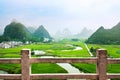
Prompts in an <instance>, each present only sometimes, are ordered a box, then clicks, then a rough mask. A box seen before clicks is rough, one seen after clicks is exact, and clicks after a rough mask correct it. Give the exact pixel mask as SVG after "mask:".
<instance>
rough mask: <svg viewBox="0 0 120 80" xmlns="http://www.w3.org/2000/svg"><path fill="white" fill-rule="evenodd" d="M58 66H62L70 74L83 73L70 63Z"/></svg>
mask: <svg viewBox="0 0 120 80" xmlns="http://www.w3.org/2000/svg"><path fill="white" fill-rule="evenodd" d="M41 58H54V57H53V56H41ZM56 64H57V65H59V66H61V67H62V68H63V69H65V70H66V71H67V72H68V73H69V74H70V73H76V74H77V73H83V72H81V71H80V70H79V69H77V68H75V67H74V66H72V65H71V64H70V63H56ZM67 80H86V79H67Z"/></svg>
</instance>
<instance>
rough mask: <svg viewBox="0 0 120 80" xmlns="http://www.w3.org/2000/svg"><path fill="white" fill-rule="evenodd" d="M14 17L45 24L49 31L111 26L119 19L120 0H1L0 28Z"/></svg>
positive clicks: (74, 31)
mask: <svg viewBox="0 0 120 80" xmlns="http://www.w3.org/2000/svg"><path fill="white" fill-rule="evenodd" d="M12 19H16V20H18V22H21V23H23V24H25V25H26V26H34V27H38V26H40V25H44V26H45V28H46V29H47V30H48V31H49V32H50V33H52V34H53V33H56V31H58V30H63V29H65V28H69V29H70V30H71V31H72V32H73V33H78V32H80V31H81V29H83V27H87V28H88V29H95V30H96V29H97V28H99V27H100V26H104V27H105V28H111V27H113V26H114V25H116V24H117V23H118V22H119V21H120V0H0V27H5V26H6V25H7V24H9V23H10V22H11V20H12Z"/></svg>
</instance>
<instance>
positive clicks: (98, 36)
mask: <svg viewBox="0 0 120 80" xmlns="http://www.w3.org/2000/svg"><path fill="white" fill-rule="evenodd" d="M86 42H87V43H92V44H120V22H119V23H118V24H117V25H115V26H114V27H113V28H111V29H104V27H103V26H101V27H100V28H99V29H98V30H97V31H96V32H95V33H93V34H92V35H91V36H90V37H89V38H88V40H87V41H86Z"/></svg>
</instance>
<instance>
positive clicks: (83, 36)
mask: <svg viewBox="0 0 120 80" xmlns="http://www.w3.org/2000/svg"><path fill="white" fill-rule="evenodd" d="M92 34H93V31H92V30H91V29H87V28H86V27H84V28H83V29H82V31H81V32H80V33H78V34H75V35H74V37H76V38H81V39H87V38H89V37H90V36H91V35H92Z"/></svg>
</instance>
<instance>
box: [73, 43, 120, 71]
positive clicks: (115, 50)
mask: <svg viewBox="0 0 120 80" xmlns="http://www.w3.org/2000/svg"><path fill="white" fill-rule="evenodd" d="M87 45H88V47H89V49H90V48H91V47H93V48H94V49H97V48H102V49H106V50H107V52H108V56H109V57H111V58H120V45H97V44H87ZM72 65H74V66H75V67H77V68H79V69H80V70H81V71H83V72H85V73H95V72H96V65H95V64H79V63H73V64H72ZM119 68H120V64H108V65H107V72H108V73H120V69H119Z"/></svg>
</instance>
